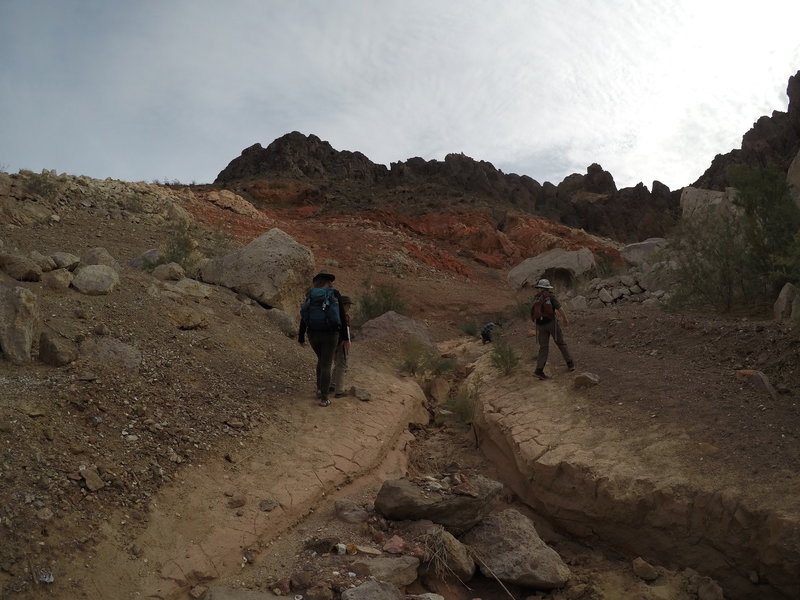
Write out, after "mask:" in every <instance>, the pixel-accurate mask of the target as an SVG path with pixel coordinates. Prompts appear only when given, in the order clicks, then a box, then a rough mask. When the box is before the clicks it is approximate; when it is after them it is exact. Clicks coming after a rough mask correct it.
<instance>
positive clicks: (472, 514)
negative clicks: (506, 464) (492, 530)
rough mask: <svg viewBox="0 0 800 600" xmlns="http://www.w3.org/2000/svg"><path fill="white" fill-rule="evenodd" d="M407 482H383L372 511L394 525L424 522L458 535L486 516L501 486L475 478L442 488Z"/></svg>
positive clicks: (402, 480)
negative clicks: (405, 522)
mask: <svg viewBox="0 0 800 600" xmlns="http://www.w3.org/2000/svg"><path fill="white" fill-rule="evenodd" d="M432 483H433V482H430V484H429V483H428V482H425V481H423V482H417V481H412V480H410V479H393V480H389V481H384V482H383V485H382V486H381V489H380V491H379V492H378V496H377V498H376V499H375V509H376V510H377V511H378V512H380V513H381V514H382V515H383V516H384V517H386V518H388V519H393V520H395V521H405V520H411V521H417V520H421V519H427V520H429V521H433V522H434V523H438V524H439V525H441V526H442V527H444V528H445V529H447V530H448V531H450V532H451V533H452V534H454V535H459V534H461V533H463V532H465V531H467V530H468V529H470V528H471V527H474V526H475V525H476V524H477V523H479V522H480V520H481V519H482V518H483V517H484V516H485V515H487V514H488V513H489V511H490V510H491V508H492V506H491V505H492V503H493V502H494V501H495V500H496V499H497V497H498V496H499V495H500V492H501V491H502V489H503V484H501V483H499V482H497V481H493V480H491V479H487V478H486V477H482V476H481V475H476V476H474V477H472V478H470V479H466V478H464V479H463V481H462V482H461V483H460V484H457V485H454V486H452V487H444V486H442V485H441V484H439V483H436V484H435V485H431V484H432Z"/></svg>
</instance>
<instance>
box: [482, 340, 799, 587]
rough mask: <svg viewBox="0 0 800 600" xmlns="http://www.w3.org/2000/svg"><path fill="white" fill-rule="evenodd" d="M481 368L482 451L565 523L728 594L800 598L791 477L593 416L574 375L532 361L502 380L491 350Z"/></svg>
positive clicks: (670, 432) (681, 438)
mask: <svg viewBox="0 0 800 600" xmlns="http://www.w3.org/2000/svg"><path fill="white" fill-rule="evenodd" d="M554 372H557V369H555V368H554ZM477 373H480V374H481V378H482V384H481V393H480V398H479V401H478V410H477V411H476V420H475V428H476V432H477V436H478V439H479V445H480V448H481V450H482V452H483V453H484V454H485V455H486V456H487V457H488V458H489V459H490V460H492V462H493V463H494V464H495V465H496V466H497V469H498V476H499V477H500V478H501V479H502V481H503V482H504V483H505V484H506V485H508V486H509V487H510V488H511V489H512V490H513V491H514V492H515V493H516V494H517V495H518V496H519V497H520V498H521V499H522V500H523V501H524V502H526V503H527V504H528V505H529V506H531V507H532V508H533V509H534V510H535V511H536V512H538V513H539V514H541V515H542V516H544V517H545V518H547V519H549V520H550V521H551V522H552V523H554V524H555V525H556V526H557V527H558V528H560V529H561V530H563V531H565V532H568V533H569V534H570V535H572V536H575V537H576V538H577V539H583V540H587V541H588V540H602V541H603V542H604V543H607V544H609V545H610V546H611V547H614V548H616V549H618V550H619V551H621V552H623V553H626V554H629V555H641V556H643V557H645V558H646V559H648V560H650V561H653V562H654V563H656V564H660V565H663V566H666V567H668V568H673V569H675V568H684V567H691V568H694V569H696V570H697V571H699V572H700V573H702V574H705V575H708V576H710V577H713V578H714V579H716V580H717V581H719V583H720V584H721V585H722V586H723V588H724V589H725V592H726V597H729V598H734V599H744V598H763V599H773V598H774V599H776V600H777V599H787V598H797V597H798V595H799V594H800V578H799V577H798V573H800V542H799V540H800V511H798V506H797V502H796V498H797V497H798V496H797V490H796V489H792V488H793V486H794V488H796V487H797V482H796V478H792V479H788V478H787V477H783V476H782V475H781V474H780V473H775V474H774V475H773V477H772V479H773V483H772V487H773V489H769V488H768V484H764V483H762V482H757V481H754V480H753V478H749V477H746V476H744V473H743V472H742V471H741V470H739V471H738V472H737V470H736V469H735V468H733V467H735V465H727V468H725V467H724V466H723V465H721V464H720V462H719V461H716V462H715V460H714V457H713V455H714V454H715V453H716V449H715V448H714V447H712V446H710V445H709V444H707V443H703V442H699V441H697V440H695V439H693V438H692V437H691V436H690V435H689V434H688V433H687V432H686V431H685V430H678V429H676V428H674V427H671V426H670V425H669V424H667V423H655V422H654V424H653V425H652V426H651V427H648V428H646V429H642V428H639V429H637V430H635V431H634V430H631V429H627V428H626V427H624V426H623V427H620V426H618V425H616V424H612V423H609V422H604V421H603V420H593V419H590V418H589V416H588V414H587V410H586V408H587V402H589V401H588V400H587V398H586V397H585V396H584V395H583V394H581V392H580V391H579V390H576V389H575V388H574V387H572V380H573V377H572V374H571V373H570V374H568V373H566V372H563V371H562V372H560V373H558V374H557V375H556V377H555V378H554V379H553V380H551V381H547V382H540V381H538V380H536V379H535V378H533V377H532V376H531V375H530V369H528V370H527V373H526V372H525V370H519V371H518V372H517V373H516V374H514V375H512V376H505V377H503V376H499V375H498V372H497V370H496V369H493V368H492V367H491V365H490V361H489V357H488V355H485V356H483V357H482V358H480V359H479V360H478V361H477V365H476V371H475V373H474V374H473V376H475V374H477ZM654 421H655V419H654ZM628 425H633V422H631V423H629V424H628Z"/></svg>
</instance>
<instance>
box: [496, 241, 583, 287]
mask: <svg viewBox="0 0 800 600" xmlns="http://www.w3.org/2000/svg"><path fill="white" fill-rule="evenodd" d="M594 269H595V260H594V255H593V254H592V251H591V250H589V249H588V248H581V249H580V250H564V249H562V248H554V249H553V250H548V251H547V252H543V253H541V254H538V255H536V256H533V257H531V258H528V259H525V260H523V261H522V262H521V263H519V264H518V265H517V266H515V267H514V268H513V269H511V270H510V271H509V272H508V280H509V281H510V282H511V283H512V284H513V285H514V286H515V287H516V288H523V287H533V286H534V285H536V282H537V281H539V279H541V278H542V277H547V278H548V279H550V282H551V283H552V284H553V285H554V286H556V288H557V289H564V288H567V289H571V288H572V287H573V286H574V283H575V280H576V279H579V278H581V277H584V276H586V275H587V273H591V272H593V271H594Z"/></svg>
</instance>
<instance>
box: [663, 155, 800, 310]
mask: <svg viewBox="0 0 800 600" xmlns="http://www.w3.org/2000/svg"><path fill="white" fill-rule="evenodd" d="M729 178H730V180H731V182H732V183H733V184H734V185H735V186H736V188H737V194H736V198H735V200H734V206H733V207H732V208H730V209H726V208H724V207H716V208H713V209H708V210H705V211H704V212H703V213H702V214H699V215H695V216H694V217H693V218H692V219H689V220H684V221H683V222H682V223H681V225H680V226H679V227H678V228H677V230H676V232H675V239H674V240H673V243H672V244H671V246H672V248H671V250H670V252H669V255H670V258H671V260H672V261H673V262H674V264H675V266H676V275H677V278H678V285H677V289H676V291H675V292H674V293H673V294H671V297H670V299H669V302H668V306H669V307H670V308H673V309H675V308H681V307H683V306H695V307H696V306H698V305H701V304H702V305H706V306H709V307H711V308H714V309H717V310H723V311H726V312H729V311H731V310H734V309H735V308H738V307H742V306H747V307H748V310H749V311H751V312H752V310H753V307H756V310H760V311H765V310H766V309H767V308H768V306H769V305H770V304H771V302H772V301H773V300H774V298H775V295H776V294H777V292H778V291H779V290H780V288H781V287H782V286H783V285H784V284H785V283H787V282H792V283H797V282H800V208H798V207H797V205H796V204H795V203H794V202H793V200H792V198H791V196H790V194H789V187H788V184H787V183H786V176H785V175H784V174H783V173H782V172H781V171H780V170H779V169H777V168H775V167H767V168H763V169H758V168H753V167H748V166H745V165H737V166H735V167H734V168H732V169H731V170H730V172H729Z"/></svg>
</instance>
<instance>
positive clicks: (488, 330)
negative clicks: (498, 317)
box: [481, 322, 499, 344]
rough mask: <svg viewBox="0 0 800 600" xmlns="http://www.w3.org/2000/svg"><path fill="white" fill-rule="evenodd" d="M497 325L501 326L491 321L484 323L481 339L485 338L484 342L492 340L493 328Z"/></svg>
mask: <svg viewBox="0 0 800 600" xmlns="http://www.w3.org/2000/svg"><path fill="white" fill-rule="evenodd" d="M495 327H499V325H498V324H497V323H491V322H490V323H487V324H486V325H484V326H483V329H481V339H482V340H483V343H484V344H488V343H489V342H491V341H492V329H494V328H495Z"/></svg>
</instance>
